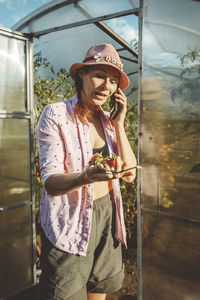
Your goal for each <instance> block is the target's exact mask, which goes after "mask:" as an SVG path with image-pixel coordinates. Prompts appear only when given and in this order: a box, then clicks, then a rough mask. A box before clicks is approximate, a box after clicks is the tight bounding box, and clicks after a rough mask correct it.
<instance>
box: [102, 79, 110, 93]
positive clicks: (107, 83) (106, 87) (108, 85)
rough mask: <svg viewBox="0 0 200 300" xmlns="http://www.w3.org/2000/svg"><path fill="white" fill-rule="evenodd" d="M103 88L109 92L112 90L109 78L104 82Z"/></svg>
mask: <svg viewBox="0 0 200 300" xmlns="http://www.w3.org/2000/svg"><path fill="white" fill-rule="evenodd" d="M103 86H104V88H105V89H107V90H108V89H109V88H110V80H109V78H106V79H105V80H104V82H103Z"/></svg>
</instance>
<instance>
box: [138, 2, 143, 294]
mask: <svg viewBox="0 0 200 300" xmlns="http://www.w3.org/2000/svg"><path fill="white" fill-rule="evenodd" d="M143 9H144V8H143V0H140V10H139V18H138V19H139V37H138V41H139V44H138V137H139V136H140V134H141V133H140V128H141V125H142V124H141V122H142V118H141V113H142V102H141V93H142V83H141V78H142V32H143ZM140 158H141V146H140V139H139V138H138V157H137V160H138V165H141V163H140ZM137 211H138V214H137V268H138V274H137V279H138V280H137V299H138V300H142V212H141V171H140V169H138V180H137Z"/></svg>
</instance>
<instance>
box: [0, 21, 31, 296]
mask: <svg viewBox="0 0 200 300" xmlns="http://www.w3.org/2000/svg"><path fill="white" fill-rule="evenodd" d="M0 37H6V38H8V39H12V40H13V39H14V40H18V41H24V45H25V47H24V49H25V83H24V87H25V89H26V95H25V100H26V101H25V106H24V111H23V110H21V111H18V110H12V109H11V110H2V109H1V110H0V120H5V119H7V120H11V119H15V120H27V124H28V134H29V137H28V139H27V143H28V146H27V147H28V148H29V162H28V165H29V166H30V182H29V187H30V192H29V199H27V201H25V202H24V201H22V202H19V203H15V204H13V205H12V204H11V205H2V204H0V215H1V214H4V213H6V212H9V211H11V210H14V209H20V208H23V207H24V208H25V207H28V206H29V207H30V210H29V212H30V214H29V217H30V223H29V224H30V233H31V234H30V238H31V241H30V244H31V255H32V257H30V260H31V266H29V268H30V269H31V276H30V280H29V283H25V282H24V283H22V284H21V286H20V287H19V288H18V287H16V288H15V290H13V291H10V290H9V291H8V292H5V293H4V292H3V295H1V294H0V299H1V300H3V299H7V297H11V296H14V295H16V294H18V293H19V292H21V291H23V290H25V289H27V288H29V287H31V286H34V285H35V284H36V263H35V261H36V254H35V249H36V229H35V199H34V189H33V168H34V162H33V153H34V142H33V141H34V138H33V128H34V116H33V38H32V35H29V34H23V33H21V32H18V31H12V30H10V29H8V28H4V27H0ZM8 54H9V53H8ZM8 57H9V55H8ZM5 71H6V70H5ZM3 76H4V75H3ZM5 77H6V74H5ZM13 101H14V99H13ZM0 138H1V137H0ZM6 234H7V232H6ZM16 259H17V258H16ZM12 267H13V266H11V265H10V266H9V268H11V269H12ZM5 276H6V274H5ZM27 282H28V280H27Z"/></svg>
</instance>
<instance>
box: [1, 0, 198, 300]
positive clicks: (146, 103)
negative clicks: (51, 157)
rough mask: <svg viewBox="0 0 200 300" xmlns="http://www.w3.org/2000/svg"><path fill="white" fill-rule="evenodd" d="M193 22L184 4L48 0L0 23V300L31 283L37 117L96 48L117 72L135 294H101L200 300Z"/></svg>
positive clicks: (185, 0) (194, 11)
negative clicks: (129, 151)
mask: <svg viewBox="0 0 200 300" xmlns="http://www.w3.org/2000/svg"><path fill="white" fill-rule="evenodd" d="M199 15H200V3H199V1H196V0H168V1H165V0H160V1H157V0H123V1H122V0H107V1H105V0H102V1H100V2H99V1H97V0H53V1H49V2H48V3H46V4H45V5H42V6H41V7H39V8H37V9H36V10H34V11H32V12H31V13H30V14H28V15H27V16H25V17H24V18H23V19H21V20H20V21H18V22H17V23H16V24H15V25H14V26H13V27H12V28H11V29H8V28H4V27H0V61H1V64H0V187H1V188H0V224H1V226H0V232H1V246H0V253H1V263H0V299H2V300H3V299H13V300H14V299H20V298H16V297H19V295H20V293H21V292H23V291H26V290H28V289H29V288H31V287H34V286H36V285H37V282H38V276H39V272H38V266H37V256H36V247H37V241H36V237H37V226H36V215H37V210H38V206H39V204H38V203H39V201H40V199H39V196H38V195H39V194H40V187H41V183H40V176H39V170H38V153H37V145H36V141H35V126H36V123H37V121H38V118H39V115H40V113H41V110H42V108H43V107H44V106H45V105H46V104H48V103H52V101H54V99H55V101H63V100H64V99H68V98H69V97H70V96H71V95H73V93H74V92H75V91H74V87H73V81H72V80H71V78H70V76H69V67H70V66H71V64H73V63H75V62H81V61H82V58H83V56H84V54H85V53H86V51H87V50H88V49H89V47H90V46H92V45H95V44H100V43H109V44H112V45H113V46H114V47H115V49H116V50H117V52H118V54H119V56H120V58H121V61H122V63H123V70H124V72H125V73H126V74H127V75H128V77H129V80H130V85H129V87H128V88H127V89H126V90H125V94H126V96H127V99H128V112H127V123H126V129H127V133H128V138H129V141H130V144H131V146H132V148H133V150H134V152H135V153H136V154H137V160H138V165H140V166H141V167H142V168H141V169H138V171H137V180H135V182H134V185H132V187H131V188H129V190H128V188H126V189H125V193H124V212H125V219H126V227H127V236H128V240H129V246H130V247H132V243H131V240H132V239H133V240H134V247H135V248H136V251H137V275H136V273H135V274H133V275H132V276H133V277H134V278H133V280H136V281H137V290H136V291H135V292H134V293H133V291H131V292H130V293H129V295H128V294H124V295H123V292H121V294H119V296H118V294H116V295H115V298H109V299H110V300H112V299H115V300H116V299H119V300H120V299H127V300H128V299H138V300H142V299H143V300H150V299H155V300H168V299H170V300H179V299H180V300H189V299H190V300H196V299H199V298H200V285H199V278H200V259H199V258H200V241H199V234H200V204H199V199H200V197H199V194H200V143H199V141H200V104H199V103H200V101H199V100H200V31H199V28H200V21H199ZM52 86H54V87H55V88H54V91H55V93H54V94H53V89H52ZM136 222H137V226H136ZM136 238H137V241H136ZM135 253H136V252H135ZM133 259H134V258H133ZM135 259H136V258H135ZM117 297H118V298H117ZM125 297H127V298H125ZM131 297H132V298H131ZM22 300H23V299H22ZM30 300H31V299H30Z"/></svg>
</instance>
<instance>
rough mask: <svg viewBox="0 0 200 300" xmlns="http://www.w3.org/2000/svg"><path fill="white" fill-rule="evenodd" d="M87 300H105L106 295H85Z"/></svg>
mask: <svg viewBox="0 0 200 300" xmlns="http://www.w3.org/2000/svg"><path fill="white" fill-rule="evenodd" d="M87 297H88V300H105V299H106V294H96V293H90V292H88V293H87Z"/></svg>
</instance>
